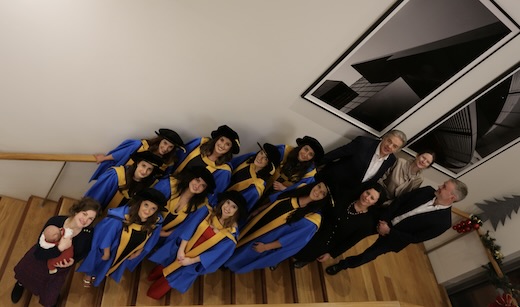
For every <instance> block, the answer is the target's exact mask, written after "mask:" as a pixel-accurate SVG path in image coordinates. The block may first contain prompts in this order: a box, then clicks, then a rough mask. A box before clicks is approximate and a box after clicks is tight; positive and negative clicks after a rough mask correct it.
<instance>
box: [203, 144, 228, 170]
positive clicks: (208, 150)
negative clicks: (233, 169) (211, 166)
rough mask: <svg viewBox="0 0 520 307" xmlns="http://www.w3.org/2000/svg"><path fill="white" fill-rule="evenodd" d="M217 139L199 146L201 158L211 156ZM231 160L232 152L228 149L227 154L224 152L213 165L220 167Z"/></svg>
mask: <svg viewBox="0 0 520 307" xmlns="http://www.w3.org/2000/svg"><path fill="white" fill-rule="evenodd" d="M219 138H220V137H219ZM219 138H216V139H210V140H209V141H207V142H206V143H204V144H202V145H200V154H201V155H203V156H206V157H208V156H211V154H212V153H213V150H215V144H216V143H217V141H218V140H219ZM232 158H233V152H232V150H231V148H229V151H228V152H226V153H225V154H223V155H222V156H220V157H218V159H217V161H215V164H216V165H222V164H224V163H226V162H229V161H231V159H232Z"/></svg>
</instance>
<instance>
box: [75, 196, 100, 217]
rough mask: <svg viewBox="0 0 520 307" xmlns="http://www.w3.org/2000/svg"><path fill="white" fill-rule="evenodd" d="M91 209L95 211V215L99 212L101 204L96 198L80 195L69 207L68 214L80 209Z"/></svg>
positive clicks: (77, 211)
mask: <svg viewBox="0 0 520 307" xmlns="http://www.w3.org/2000/svg"><path fill="white" fill-rule="evenodd" d="M88 210H92V211H95V212H96V217H97V216H98V215H99V214H100V213H101V205H100V204H99V202H98V201H97V200H95V199H94V198H91V197H82V198H81V199H80V200H79V201H77V202H75V203H74V204H73V205H72V207H70V209H69V215H70V216H74V215H76V214H77V213H79V212H81V211H88Z"/></svg>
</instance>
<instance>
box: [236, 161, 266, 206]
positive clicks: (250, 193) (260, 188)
mask: <svg viewBox="0 0 520 307" xmlns="http://www.w3.org/2000/svg"><path fill="white" fill-rule="evenodd" d="M255 155H256V152H250V153H247V154H244V155H241V156H239V157H236V158H233V160H231V162H230V164H231V166H232V167H233V173H234V172H235V171H236V170H237V168H238V167H240V166H241V164H242V163H244V162H245V161H246V160H247V159H249V158H250V157H252V156H255ZM236 184H238V183H236ZM265 184H266V183H265V180H263V179H261V178H256V179H255V180H253V181H252V182H251V184H250V185H248V186H247V187H246V188H245V189H241V190H238V189H236V188H234V187H233V186H230V187H229V188H228V190H232V189H234V190H237V191H238V192H240V194H242V196H244V198H245V200H246V204H247V211H248V212H250V210H251V208H253V206H254V205H255V204H256V203H257V202H258V200H259V199H260V197H261V196H262V194H263V192H264V191H265Z"/></svg>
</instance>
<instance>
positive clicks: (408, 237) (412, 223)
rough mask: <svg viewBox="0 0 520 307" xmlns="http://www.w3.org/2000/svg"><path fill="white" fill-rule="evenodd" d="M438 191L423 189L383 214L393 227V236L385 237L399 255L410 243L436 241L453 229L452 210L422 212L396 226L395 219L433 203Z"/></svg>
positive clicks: (402, 197) (406, 197)
mask: <svg viewBox="0 0 520 307" xmlns="http://www.w3.org/2000/svg"><path fill="white" fill-rule="evenodd" d="M434 197H435V189H434V188H432V187H423V188H420V189H417V190H413V191H411V192H409V193H406V194H403V195H402V196H400V197H398V198H396V199H395V200H394V201H393V202H392V204H390V206H389V207H388V209H387V210H386V211H385V212H384V213H382V215H381V219H382V220H384V221H386V222H387V223H388V225H390V229H391V230H390V233H389V234H388V235H386V236H384V237H382V238H384V239H385V241H387V242H386V244H388V245H389V246H390V247H391V250H392V251H395V252H398V251H400V250H402V249H403V248H405V247H406V246H407V245H408V244H410V243H420V242H423V241H427V240H430V239H433V238H435V237H437V236H439V235H441V234H442V233H443V232H445V231H446V230H448V229H449V228H451V208H450V207H446V209H442V210H436V211H430V212H425V213H420V214H417V215H413V216H410V217H407V218H405V219H404V220H402V221H400V222H399V223H397V224H396V225H392V224H391V221H392V219H393V218H395V217H397V216H399V215H401V214H404V213H406V212H409V211H411V210H413V209H415V208H417V207H418V206H420V205H422V204H424V203H426V202H428V201H430V200H432V199H433V198H434Z"/></svg>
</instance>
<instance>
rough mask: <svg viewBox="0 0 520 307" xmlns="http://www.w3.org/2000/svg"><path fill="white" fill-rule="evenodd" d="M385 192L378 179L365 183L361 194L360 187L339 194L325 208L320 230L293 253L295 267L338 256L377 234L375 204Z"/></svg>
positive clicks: (382, 197) (377, 214)
mask: <svg viewBox="0 0 520 307" xmlns="http://www.w3.org/2000/svg"><path fill="white" fill-rule="evenodd" d="M384 193H385V192H384V188H383V187H382V186H381V185H380V184H378V183H375V182H368V183H366V184H364V185H363V186H362V187H361V193H359V190H358V191H348V190H342V191H340V192H339V193H337V195H336V197H335V198H334V203H333V204H332V205H331V206H329V207H325V208H324V209H323V211H322V218H323V220H322V223H321V227H320V229H319V230H318V232H316V234H315V235H314V236H313V237H312V239H311V240H310V241H309V243H308V244H307V245H306V246H305V247H304V248H303V249H301V250H300V251H299V252H298V253H297V254H296V255H295V256H294V258H295V259H296V261H295V262H294V264H293V265H294V267H295V268H302V267H304V266H305V265H307V264H308V263H309V262H311V261H314V260H318V261H319V262H324V261H327V260H329V259H331V258H336V257H338V256H340V255H341V254H343V253H344V252H345V251H347V250H348V249H349V248H351V247H352V246H354V245H355V244H356V243H357V242H359V241H360V240H361V239H363V238H365V237H367V236H369V235H372V234H375V233H376V227H377V222H378V217H379V213H378V211H379V210H377V209H376V207H372V206H373V205H374V204H376V203H378V201H379V200H380V199H381V200H383V199H384V198H385V197H384V195H383V194H384Z"/></svg>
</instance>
